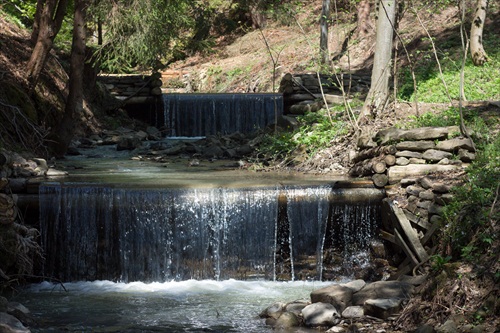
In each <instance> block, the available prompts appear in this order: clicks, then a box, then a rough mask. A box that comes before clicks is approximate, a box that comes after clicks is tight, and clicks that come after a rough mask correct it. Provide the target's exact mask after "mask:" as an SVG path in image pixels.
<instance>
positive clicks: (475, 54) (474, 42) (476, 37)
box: [470, 0, 488, 66]
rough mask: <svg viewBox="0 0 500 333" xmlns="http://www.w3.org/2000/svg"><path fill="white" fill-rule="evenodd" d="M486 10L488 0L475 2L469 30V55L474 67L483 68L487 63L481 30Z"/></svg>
mask: <svg viewBox="0 0 500 333" xmlns="http://www.w3.org/2000/svg"><path fill="white" fill-rule="evenodd" d="M487 10H488V0H477V2H476V11H475V13H474V20H473V21H472V27H471V29H470V53H471V55H472V62H473V63H474V65H476V66H483V65H484V64H485V63H486V62H487V61H488V55H487V54H486V51H485V50H484V48H483V28H484V21H485V19H486V11H487Z"/></svg>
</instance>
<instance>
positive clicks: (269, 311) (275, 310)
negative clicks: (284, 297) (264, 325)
mask: <svg viewBox="0 0 500 333" xmlns="http://www.w3.org/2000/svg"><path fill="white" fill-rule="evenodd" d="M285 306H286V304H285V303H283V302H276V303H274V304H272V305H270V306H268V307H267V308H266V309H264V310H263V311H262V312H261V313H260V314H259V317H261V318H274V319H277V318H279V316H281V314H282V313H283V311H284V310H285Z"/></svg>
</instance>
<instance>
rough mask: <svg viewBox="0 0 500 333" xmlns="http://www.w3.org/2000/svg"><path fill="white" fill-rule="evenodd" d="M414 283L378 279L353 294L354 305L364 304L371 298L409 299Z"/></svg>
mask: <svg viewBox="0 0 500 333" xmlns="http://www.w3.org/2000/svg"><path fill="white" fill-rule="evenodd" d="M413 289H414V287H413V285H411V284H409V283H406V282H401V281H377V282H373V283H369V284H367V285H366V286H365V287H364V288H363V289H361V290H360V291H359V292H357V293H355V294H354V295H353V296H352V304H353V305H364V304H365V302H366V301H367V300H369V299H390V298H393V299H409V298H410V297H411V295H412V294H413Z"/></svg>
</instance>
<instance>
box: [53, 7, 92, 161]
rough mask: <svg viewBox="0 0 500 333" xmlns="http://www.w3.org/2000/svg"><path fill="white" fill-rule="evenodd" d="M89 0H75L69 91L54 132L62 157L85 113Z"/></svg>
mask: <svg viewBox="0 0 500 333" xmlns="http://www.w3.org/2000/svg"><path fill="white" fill-rule="evenodd" d="M86 7H87V0H75V14H74V27H73V43H72V46H71V59H70V77H69V84H68V87H69V92H68V99H67V101H66V107H65V108H64V115H63V119H62V121H61V122H60V123H59V126H57V128H56V130H55V132H54V133H53V145H52V150H53V152H54V153H55V154H56V156H57V157H62V156H64V154H65V153H66V151H67V150H68V147H69V144H70V142H71V140H72V139H73V135H74V127H75V118H76V117H77V116H79V115H81V114H82V113H83V73H84V65H85V39H86V31H85V30H86V28H85V9H86Z"/></svg>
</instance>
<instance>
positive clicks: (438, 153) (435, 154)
mask: <svg viewBox="0 0 500 333" xmlns="http://www.w3.org/2000/svg"><path fill="white" fill-rule="evenodd" d="M452 156H453V154H452V153H449V152H447V151H442V150H437V149H429V150H426V151H425V152H424V153H423V154H422V158H423V159H424V160H426V161H429V162H438V161H440V160H442V159H444V158H448V159H449V158H451V157H452Z"/></svg>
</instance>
